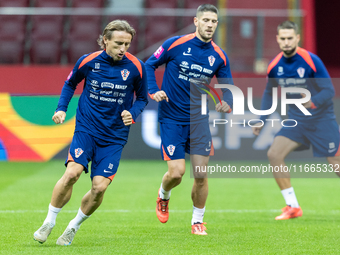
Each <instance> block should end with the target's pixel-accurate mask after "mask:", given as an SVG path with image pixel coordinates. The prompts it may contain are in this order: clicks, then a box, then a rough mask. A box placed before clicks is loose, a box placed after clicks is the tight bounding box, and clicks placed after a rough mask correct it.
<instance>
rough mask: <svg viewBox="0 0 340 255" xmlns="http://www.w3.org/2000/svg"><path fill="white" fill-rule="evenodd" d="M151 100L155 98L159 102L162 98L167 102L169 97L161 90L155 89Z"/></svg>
mask: <svg viewBox="0 0 340 255" xmlns="http://www.w3.org/2000/svg"><path fill="white" fill-rule="evenodd" d="M153 100H155V101H156V102H160V101H163V100H166V101H167V102H169V98H168V96H167V95H166V93H165V92H164V91H163V90H160V91H157V92H156V93H155V94H154V95H153Z"/></svg>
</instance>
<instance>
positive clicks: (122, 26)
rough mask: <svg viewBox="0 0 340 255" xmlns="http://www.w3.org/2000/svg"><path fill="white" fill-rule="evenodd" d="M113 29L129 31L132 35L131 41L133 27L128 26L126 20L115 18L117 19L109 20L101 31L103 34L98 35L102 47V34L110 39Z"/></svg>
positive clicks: (134, 32)
mask: <svg viewBox="0 0 340 255" xmlns="http://www.w3.org/2000/svg"><path fill="white" fill-rule="evenodd" d="M114 31H125V32H127V33H129V34H130V35H131V36H132V38H131V41H132V39H133V37H134V36H135V34H136V31H135V30H134V29H133V27H131V26H130V24H129V23H128V22H127V21H126V20H119V19H117V20H114V21H111V22H110V23H109V24H107V26H106V27H105V29H104V31H103V34H102V35H100V36H99V38H98V40H97V42H98V44H99V46H100V47H101V48H102V49H105V43H104V36H105V38H106V39H108V40H111V37H112V33H113V32H114Z"/></svg>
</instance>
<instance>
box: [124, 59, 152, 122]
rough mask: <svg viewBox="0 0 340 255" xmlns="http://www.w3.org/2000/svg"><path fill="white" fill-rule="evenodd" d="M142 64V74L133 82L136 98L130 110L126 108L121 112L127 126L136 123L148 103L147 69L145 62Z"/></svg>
mask: <svg viewBox="0 0 340 255" xmlns="http://www.w3.org/2000/svg"><path fill="white" fill-rule="evenodd" d="M140 62H141V61H140ZM141 65H142V76H139V77H138V78H137V79H135V82H134V84H133V86H134V91H135V94H136V100H135V102H134V103H133V105H132V107H131V108H130V109H129V110H128V111H127V110H124V111H123V112H122V114H121V116H122V120H123V122H124V124H125V126H129V125H131V124H133V123H135V120H136V119H137V117H138V116H139V114H140V113H141V112H142V111H143V110H144V108H145V106H146V105H147V104H148V85H147V74H146V71H145V66H144V63H143V62H141Z"/></svg>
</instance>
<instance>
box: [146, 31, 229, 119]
mask: <svg viewBox="0 0 340 255" xmlns="http://www.w3.org/2000/svg"><path fill="white" fill-rule="evenodd" d="M162 64H166V69H165V72H164V77H163V83H162V88H161V90H163V91H165V93H166V94H167V96H168V98H169V102H166V101H165V100H163V101H161V102H160V103H159V111H158V120H159V122H162V123H173V124H183V125H186V124H190V123H193V122H201V121H203V120H207V118H208V115H201V114H200V111H201V107H200V104H201V101H200V100H201V99H200V97H199V96H197V95H200V94H202V93H204V94H206V93H207V92H206V91H209V90H210V89H209V88H208V87H207V86H206V85H209V83H210V80H211V78H212V77H214V75H216V77H217V78H225V79H224V80H222V81H221V83H228V84H233V80H232V76H231V72H230V66H229V60H228V57H227V54H226V53H225V52H224V51H223V50H222V49H221V48H220V47H218V46H217V45H216V44H215V43H214V42H213V41H210V42H208V43H205V42H203V41H201V40H200V39H199V38H197V37H196V34H195V33H193V34H188V35H185V36H175V37H172V38H170V39H168V40H167V41H165V42H164V43H163V45H162V46H160V47H159V48H158V50H157V51H156V52H155V53H154V54H153V55H152V56H151V57H150V58H149V59H148V60H147V61H146V62H145V68H146V71H147V74H148V86H149V94H150V96H151V97H153V95H154V94H155V93H156V92H157V91H159V88H158V86H157V84H156V78H155V73H154V71H155V69H156V68H158V67H159V66H160V65H162ZM190 83H191V84H190ZM203 83H204V84H206V85H203ZM212 87H213V86H212ZM190 88H191V90H192V91H190ZM193 90H194V92H193ZM205 90H206V91H205ZM222 91H223V100H224V101H226V102H227V103H228V104H229V105H230V107H232V103H233V102H232V94H231V92H230V91H229V90H227V89H223V90H222ZM195 92H199V93H196V94H195ZM190 101H191V102H190ZM193 116H195V118H194V120H193V118H192V117H193ZM190 117H191V119H190Z"/></svg>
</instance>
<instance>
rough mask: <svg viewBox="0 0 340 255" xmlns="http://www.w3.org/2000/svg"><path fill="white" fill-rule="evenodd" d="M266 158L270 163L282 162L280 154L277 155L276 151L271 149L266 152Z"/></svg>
mask: <svg viewBox="0 0 340 255" xmlns="http://www.w3.org/2000/svg"><path fill="white" fill-rule="evenodd" d="M267 157H268V160H269V161H270V162H275V161H279V160H283V158H282V156H281V154H280V153H278V152H277V151H275V150H273V149H269V150H268V152H267Z"/></svg>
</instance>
